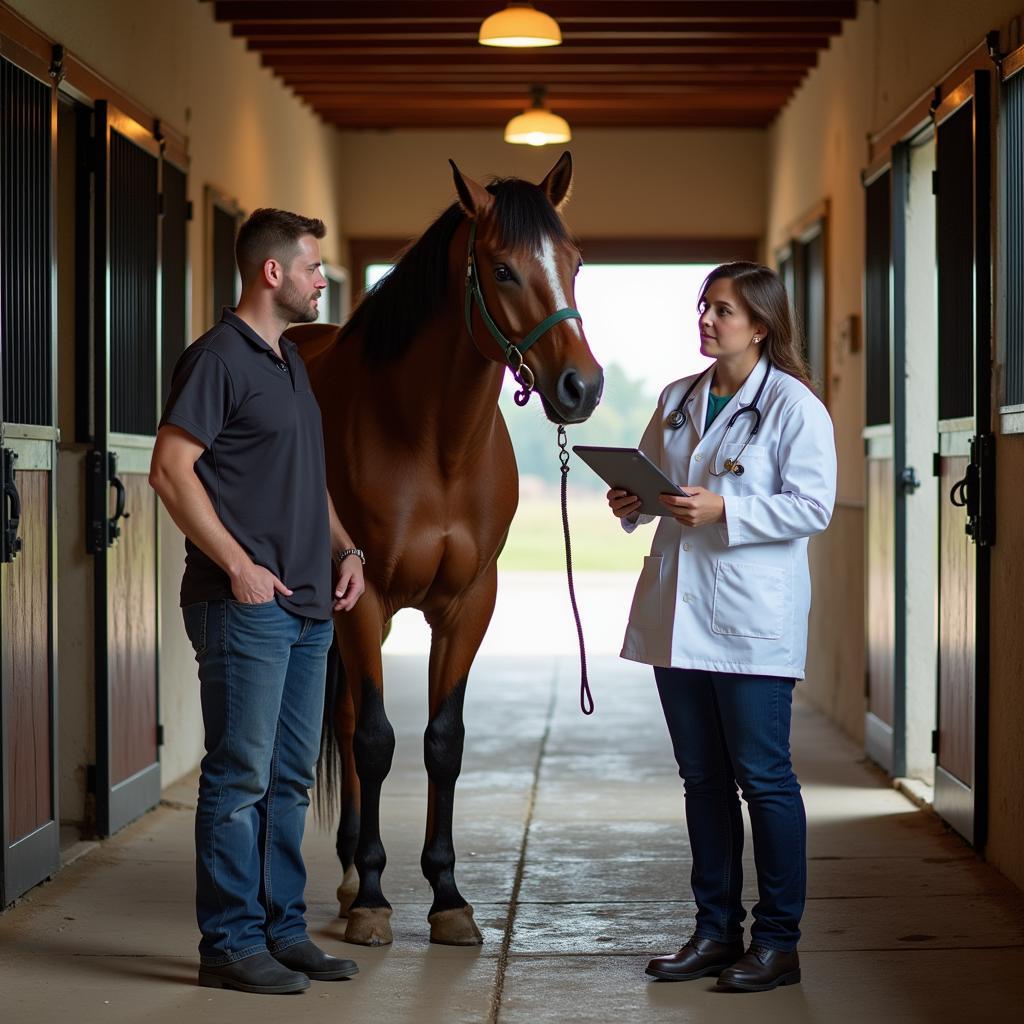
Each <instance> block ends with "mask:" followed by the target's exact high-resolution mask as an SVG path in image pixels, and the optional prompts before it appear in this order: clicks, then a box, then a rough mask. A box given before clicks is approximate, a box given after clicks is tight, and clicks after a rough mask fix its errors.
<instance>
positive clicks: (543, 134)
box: [505, 85, 572, 146]
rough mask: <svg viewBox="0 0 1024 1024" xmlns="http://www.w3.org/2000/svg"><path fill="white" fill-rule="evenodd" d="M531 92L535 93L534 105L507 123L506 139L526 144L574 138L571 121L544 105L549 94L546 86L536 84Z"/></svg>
mask: <svg viewBox="0 0 1024 1024" xmlns="http://www.w3.org/2000/svg"><path fill="white" fill-rule="evenodd" d="M530 92H531V93H532V94H533V105H532V106H530V107H528V108H527V109H526V110H525V111H524V112H523V113H522V114H518V115H517V116H516V117H513V118H512V120H511V121H509V123H508V124H507V125H505V141H506V142H512V143H515V144H516V145H524V146H547V145H550V144H551V143H553V142H568V141H569V140H570V139H571V138H572V132H571V131H570V130H569V122H568V121H566V119H565V118H564V117H559V116H558V115H557V114H552V113H551V111H550V110H548V108H547V107H545V106H544V97H545V95H547V90H546V89H545V88H544V86H542V85H535V86H533V88H532V89H531V90H530Z"/></svg>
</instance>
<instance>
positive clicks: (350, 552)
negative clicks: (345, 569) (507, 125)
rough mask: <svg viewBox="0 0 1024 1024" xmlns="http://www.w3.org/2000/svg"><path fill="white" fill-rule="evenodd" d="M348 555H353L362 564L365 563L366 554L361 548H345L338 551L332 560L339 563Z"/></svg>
mask: <svg viewBox="0 0 1024 1024" xmlns="http://www.w3.org/2000/svg"><path fill="white" fill-rule="evenodd" d="M349 555H355V556H356V558H358V559H359V561H360V562H362V563H363V565H366V555H365V554H363V549H362V548H345V550H344V551H339V552H338V553H337V554H336V555H335V556H334V560H335V561H336V562H337V563H338V565H341V563H342V562H344V561H345V559H346V558H348V556H349Z"/></svg>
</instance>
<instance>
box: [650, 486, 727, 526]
mask: <svg viewBox="0 0 1024 1024" xmlns="http://www.w3.org/2000/svg"><path fill="white" fill-rule="evenodd" d="M686 489H687V491H689V493H690V497H688V498H681V497H680V496H679V495H678V494H659V495H658V501H660V502H661V503H662V505H664V506H665V507H666V508H667V509H668V510H669V512H670V513H671V515H672V518H673V519H675V521H676V522H677V523H680V524H681V525H683V526H691V527H693V526H708V525H709V524H711V523H721V522H723V521H724V519H725V499H724V498H723V497H722V496H721V495H720V494H716V493H715V492H714V491H709V490H706V489H705V488H703V487H691V486H690V485H689V484H687V485H686Z"/></svg>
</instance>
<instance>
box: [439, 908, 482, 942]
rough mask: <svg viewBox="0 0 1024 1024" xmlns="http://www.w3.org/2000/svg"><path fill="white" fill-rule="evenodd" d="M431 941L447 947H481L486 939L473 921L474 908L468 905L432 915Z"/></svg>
mask: <svg viewBox="0 0 1024 1024" xmlns="http://www.w3.org/2000/svg"><path fill="white" fill-rule="evenodd" d="M427 920H428V921H429V922H430V941H431V942H439V943H441V944H442V945H445V946H479V945H482V944H483V941H484V937H483V935H481V934H480V929H479V928H477V926H476V921H474V920H473V908H472V907H471V906H470V905H469V904H468V903H467V904H466V905H465V906H464V907H457V908H456V909H454V910H439V911H438V912H437V913H436V914H431V915H430V916H429V917H428V918H427Z"/></svg>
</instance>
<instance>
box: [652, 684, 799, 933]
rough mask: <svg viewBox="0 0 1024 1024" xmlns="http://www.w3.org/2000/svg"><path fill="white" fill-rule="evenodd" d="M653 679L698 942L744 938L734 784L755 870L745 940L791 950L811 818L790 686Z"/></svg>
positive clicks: (740, 837)
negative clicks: (793, 751)
mask: <svg viewBox="0 0 1024 1024" xmlns="http://www.w3.org/2000/svg"><path fill="white" fill-rule="evenodd" d="M654 676H655V678H656V679H657V682H658V693H659V695H660V696H661V705H662V708H664V711H665V720H666V722H667V723H668V731H669V735H670V736H671V738H672V749H673V750H674V752H675V755H676V761H677V762H678V764H679V774H680V776H681V777H682V779H683V791H684V794H685V805H686V827H687V831H688V833H689V836H690V853H691V856H692V858H693V870H692V872H691V875H690V882H691V885H692V887H693V898H694V900H695V901H696V903H697V927H696V930H695V933H694V934H695V935H696V936H698V937H700V938H707V939H714V940H715V941H716V942H736V941H740V940H742V938H743V919H744V917H746V911H744V909H743V903H742V898H741V894H742V889H743V863H742V856H743V818H742V815H741V814H740V801H739V797H738V796H737V793H736V786H737V783H738V784H739V787H740V789H742V790H743V798H744V800H746V802H747V810H748V811H749V813H750V825H751V830H752V832H753V839H754V866H755V868H756V870H757V893H758V901H757V904H756V905H755V907H754V909H753V916H754V923H753V925H752V926H751V929H750V936H751V939H752V940H753V941H755V942H760V943H763V944H764V945H766V946H770V947H771V948H772V949H779V950H784V951H789V950H793V949H795V948H796V944H797V942H799V940H800V918H801V916H802V914H803V910H804V901H805V898H806V890H807V819H806V817H805V815H804V802H803V799H802V798H801V796H800V784H799V783H798V782H797V780H796V776H795V775H794V774H793V766H792V764H791V762H790V757H789V726H790V717H791V712H792V705H793V686H794V683H793V680H792V679H780V678H776V677H774V676H747V675H735V674H732V673H729V672H698V671H693V670H690V669H679V668H655V670H654Z"/></svg>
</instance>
